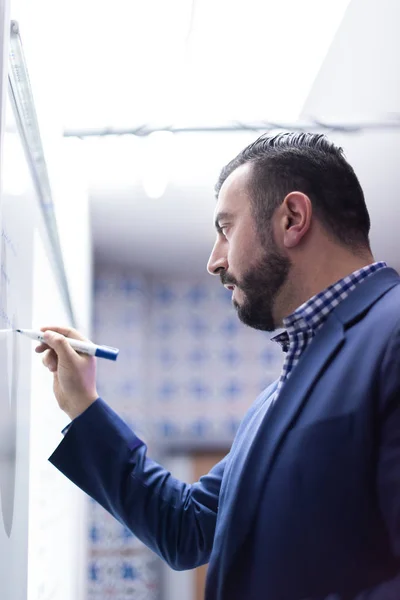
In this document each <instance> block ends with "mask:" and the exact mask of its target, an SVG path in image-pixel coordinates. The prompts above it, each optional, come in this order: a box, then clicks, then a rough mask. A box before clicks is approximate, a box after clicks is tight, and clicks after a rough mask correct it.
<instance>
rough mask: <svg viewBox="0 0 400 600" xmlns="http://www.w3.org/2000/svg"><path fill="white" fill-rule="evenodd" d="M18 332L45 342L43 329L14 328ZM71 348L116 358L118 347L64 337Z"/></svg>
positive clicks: (111, 358) (112, 358)
mask: <svg viewBox="0 0 400 600" xmlns="http://www.w3.org/2000/svg"><path fill="white" fill-rule="evenodd" d="M15 331H17V332H18V333H22V335H26V336H27V337H29V338H31V339H32V340H36V341H38V342H44V343H46V342H45V340H44V338H43V333H44V332H43V331H37V330H35V329H16V330H15ZM66 340H67V341H68V343H69V345H70V346H71V348H73V349H74V350H76V351H77V352H81V353H82V354H90V356H97V357H98V358H107V359H108V360H117V356H118V352H119V350H118V348H112V347H111V346H98V345H97V344H93V342H84V341H82V340H75V339H73V338H69V337H66Z"/></svg>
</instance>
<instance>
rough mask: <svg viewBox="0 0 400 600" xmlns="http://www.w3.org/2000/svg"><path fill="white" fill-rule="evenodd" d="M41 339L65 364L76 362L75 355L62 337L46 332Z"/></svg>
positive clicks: (58, 334) (52, 332)
mask: <svg viewBox="0 0 400 600" xmlns="http://www.w3.org/2000/svg"><path fill="white" fill-rule="evenodd" d="M43 337H44V341H45V343H46V344H47V346H50V348H52V349H53V350H54V351H55V353H56V355H57V358H59V359H60V360H63V361H66V362H68V361H69V362H70V361H76V358H77V354H76V352H75V350H73V348H71V346H70V345H69V343H68V340H67V339H66V337H65V336H64V335H61V334H60V333H55V332H54V331H50V330H46V331H45V332H44V335H43Z"/></svg>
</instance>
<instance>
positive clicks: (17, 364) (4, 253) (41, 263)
mask: <svg viewBox="0 0 400 600" xmlns="http://www.w3.org/2000/svg"><path fill="white" fill-rule="evenodd" d="M17 91H18V90H17ZM15 92H16V90H15V89H14V90H11V89H10V93H9V94H6V95H5V96H4V107H2V108H3V109H4V110H3V111H2V112H3V113H5V119H4V121H3V123H2V125H3V130H2V133H3V136H2V137H3V143H2V147H1V151H2V157H3V161H2V162H3V164H2V170H1V174H2V177H1V198H0V231H1V242H0V359H1V368H0V557H1V560H0V598H1V600H27V599H28V600H71V599H72V598H74V600H75V599H78V598H80V597H81V591H82V580H83V571H84V570H85V564H84V546H83V544H84V540H83V536H84V528H83V526H84V518H85V515H84V496H83V494H82V493H80V492H79V490H78V489H77V488H75V487H74V486H71V484H70V482H68V480H67V479H65V478H63V477H62V476H61V474H60V473H59V472H58V471H57V470H56V469H54V468H53V467H52V466H51V465H50V463H48V460H47V459H48V457H49V455H50V454H51V453H52V451H53V450H54V448H55V447H56V446H57V445H58V443H59V442H60V439H61V430H62V428H63V427H64V426H65V425H66V424H67V422H68V419H67V417H66V416H65V415H64V413H62V412H61V411H60V409H59V408H58V406H57V405H56V401H55V398H54V395H53V391H52V375H51V374H50V373H49V372H48V371H47V370H46V369H44V367H43V365H42V363H41V357H40V356H39V355H36V354H35V353H34V343H33V342H32V341H31V340H29V339H28V338H23V337H22V336H20V335H19V334H16V333H15V332H14V331H13V330H14V329H15V328H17V327H19V328H38V327H40V326H42V325H44V324H46V323H47V324H48V323H60V324H69V325H73V324H74V314H73V310H72V305H71V302H70V297H69V289H68V282H67V280H66V276H65V270H64V266H63V257H62V253H61V247H60V246H59V245H57V243H56V242H57V235H58V232H57V224H56V222H55V218H54V211H53V206H52V197H51V192H50V189H49V186H48V181H46V176H47V174H46V165H45V162H44V157H43V156H40V144H39V145H38V144H37V142H38V140H37V139H36V140H35V139H33V138H31V139H29V136H27V135H26V130H24V128H26V127H30V126H31V124H32V121H31V120H30V121H29V115H32V111H33V107H32V106H28V105H27V104H26V102H27V97H26V96H25V98H23V99H22V100H23V102H25V104H21V103H19V102H17V101H16V95H15ZM20 100H21V99H20ZM28 100H29V98H28ZM29 102H31V103H32V98H31V99H30V100H29ZM21 106H22V109H24V110H25V109H27V110H26V112H25V115H24V114H21ZM24 107H25V108H24ZM24 119H25V122H24ZM31 133H32V132H31ZM36 134H37V132H36ZM38 164H39V166H40V169H36V171H35V165H36V167H37V166H38ZM82 261H83V262H84V261H85V257H82Z"/></svg>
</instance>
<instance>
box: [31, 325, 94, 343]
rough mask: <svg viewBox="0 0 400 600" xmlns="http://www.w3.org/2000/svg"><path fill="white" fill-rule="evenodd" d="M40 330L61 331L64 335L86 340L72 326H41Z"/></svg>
mask: <svg viewBox="0 0 400 600" xmlns="http://www.w3.org/2000/svg"><path fill="white" fill-rule="evenodd" d="M40 331H55V332H56V333H61V335H64V336H65V337H70V338H74V339H75V340H82V341H87V338H86V337H85V336H84V335H82V334H81V333H80V332H79V331H77V330H76V329H73V327H58V326H57V325H52V326H51V327H50V326H45V327H41V328H40Z"/></svg>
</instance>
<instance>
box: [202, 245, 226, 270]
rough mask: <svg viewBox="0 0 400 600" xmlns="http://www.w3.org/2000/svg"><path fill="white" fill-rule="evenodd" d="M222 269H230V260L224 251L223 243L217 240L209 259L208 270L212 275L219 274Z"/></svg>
mask: <svg viewBox="0 0 400 600" xmlns="http://www.w3.org/2000/svg"><path fill="white" fill-rule="evenodd" d="M221 269H223V270H224V271H227V270H228V261H227V258H226V253H225V252H222V248H221V244H220V243H218V241H217V242H215V245H214V248H213V249H212V252H211V255H210V258H209V259H208V263H207V271H208V272H209V273H210V275H218V274H219V272H220V271H221Z"/></svg>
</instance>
